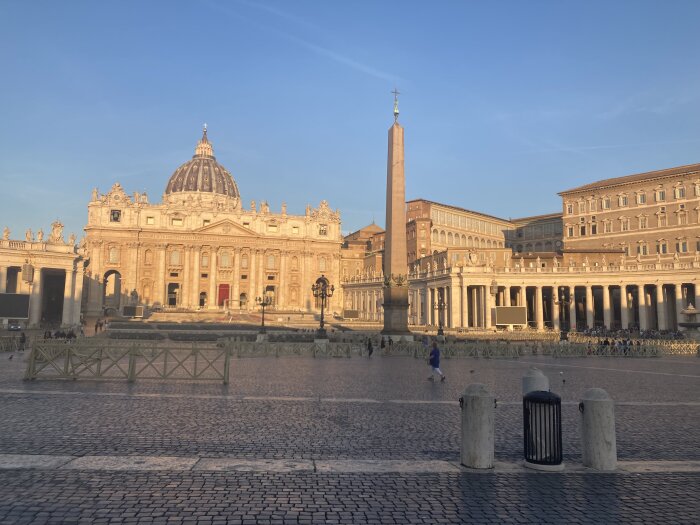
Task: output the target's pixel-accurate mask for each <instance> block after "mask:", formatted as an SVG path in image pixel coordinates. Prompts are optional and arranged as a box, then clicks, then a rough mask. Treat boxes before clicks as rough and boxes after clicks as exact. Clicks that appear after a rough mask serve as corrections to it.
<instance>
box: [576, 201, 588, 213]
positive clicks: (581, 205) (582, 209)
mask: <svg viewBox="0 0 700 525" xmlns="http://www.w3.org/2000/svg"><path fill="white" fill-rule="evenodd" d="M578 212H579V213H586V203H585V202H579V203H578Z"/></svg>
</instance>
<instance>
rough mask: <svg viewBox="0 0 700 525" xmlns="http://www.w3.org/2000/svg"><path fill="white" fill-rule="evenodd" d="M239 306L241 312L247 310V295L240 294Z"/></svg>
mask: <svg viewBox="0 0 700 525" xmlns="http://www.w3.org/2000/svg"><path fill="white" fill-rule="evenodd" d="M239 300H240V304H241V310H243V309H244V308H248V295H247V294H244V293H242V294H241V296H240V297H239Z"/></svg>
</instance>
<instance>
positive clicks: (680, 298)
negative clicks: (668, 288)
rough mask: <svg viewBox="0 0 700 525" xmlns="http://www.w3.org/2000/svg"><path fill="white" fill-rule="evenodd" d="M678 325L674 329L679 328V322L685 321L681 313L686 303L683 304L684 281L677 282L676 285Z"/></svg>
mask: <svg viewBox="0 0 700 525" xmlns="http://www.w3.org/2000/svg"><path fill="white" fill-rule="evenodd" d="M675 286H676V326H674V327H673V328H674V330H678V328H679V324H678V323H682V322H683V314H682V313H681V312H682V311H683V308H684V305H683V283H677V284H676V285H675Z"/></svg>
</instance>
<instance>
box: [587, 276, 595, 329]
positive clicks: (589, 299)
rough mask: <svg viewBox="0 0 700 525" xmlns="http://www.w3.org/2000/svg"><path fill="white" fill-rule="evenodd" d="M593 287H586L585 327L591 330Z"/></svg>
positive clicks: (588, 285)
mask: <svg viewBox="0 0 700 525" xmlns="http://www.w3.org/2000/svg"><path fill="white" fill-rule="evenodd" d="M593 311H594V310H593V287H592V286H591V285H590V284H587V285H586V326H587V327H588V328H593Z"/></svg>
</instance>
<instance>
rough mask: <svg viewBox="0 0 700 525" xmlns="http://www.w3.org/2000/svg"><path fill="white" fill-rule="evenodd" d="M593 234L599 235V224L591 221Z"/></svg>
mask: <svg viewBox="0 0 700 525" xmlns="http://www.w3.org/2000/svg"><path fill="white" fill-rule="evenodd" d="M591 235H598V225H597V224H596V223H595V222H592V223H591Z"/></svg>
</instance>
